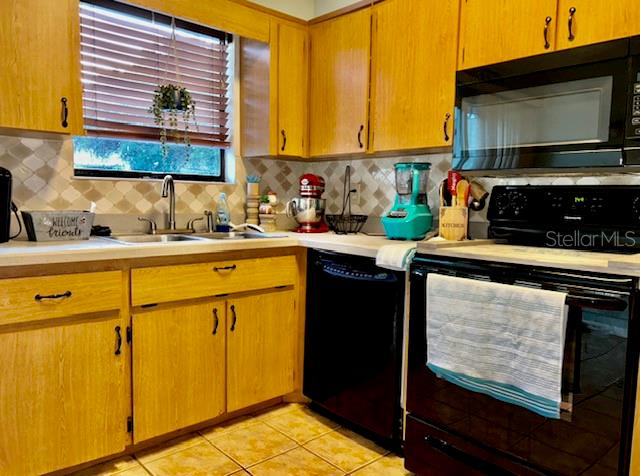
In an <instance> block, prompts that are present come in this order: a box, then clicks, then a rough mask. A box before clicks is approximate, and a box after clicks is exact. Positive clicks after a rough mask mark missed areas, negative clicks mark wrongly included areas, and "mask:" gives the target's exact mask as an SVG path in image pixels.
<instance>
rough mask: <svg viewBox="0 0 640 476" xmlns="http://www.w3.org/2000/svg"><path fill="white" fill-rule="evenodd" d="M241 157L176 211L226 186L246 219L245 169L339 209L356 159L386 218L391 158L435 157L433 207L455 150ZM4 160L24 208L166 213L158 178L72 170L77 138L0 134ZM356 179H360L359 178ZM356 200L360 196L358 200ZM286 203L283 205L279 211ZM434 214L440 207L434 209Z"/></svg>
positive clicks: (370, 210)
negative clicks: (231, 175)
mask: <svg viewBox="0 0 640 476" xmlns="http://www.w3.org/2000/svg"><path fill="white" fill-rule="evenodd" d="M232 160H234V161H235V183H228V184H218V185H212V184H198V183H177V184H176V211H177V212H178V213H179V214H183V215H192V216H193V215H195V214H199V213H202V211H203V210H205V209H211V208H213V207H214V202H215V198H216V197H217V196H218V194H219V193H220V192H226V193H227V195H228V197H229V205H230V208H231V214H232V219H233V221H234V222H236V223H241V222H243V221H244V217H245V210H244V206H245V199H246V186H245V182H246V176H247V175H248V174H249V175H260V176H261V177H262V182H261V187H260V188H261V191H262V192H263V193H264V192H266V191H267V190H269V189H270V190H273V191H275V192H276V193H277V194H278V196H279V198H280V202H281V204H284V202H286V201H287V200H289V199H291V198H293V197H295V196H297V195H298V178H299V177H300V176H301V175H302V174H304V173H314V174H318V175H321V176H322V177H324V179H325V181H326V184H327V187H326V190H325V194H324V197H325V198H326V199H327V213H340V211H341V209H342V201H343V182H344V176H345V168H346V166H347V165H350V166H351V169H352V173H351V182H352V185H353V186H354V187H357V188H358V189H359V198H358V199H357V200H355V201H354V203H353V204H352V211H353V213H364V214H366V215H370V216H371V217H381V216H383V215H384V213H385V211H387V210H388V209H389V208H390V207H391V205H392V203H393V200H394V198H395V178H394V169H393V165H394V164H395V163H396V162H415V161H424V162H431V164H432V167H431V175H430V179H429V203H430V205H431V207H432V209H433V210H434V211H435V210H436V209H437V208H438V206H439V203H438V202H439V199H438V184H439V183H440V182H441V181H442V180H443V179H444V178H445V177H446V173H447V170H448V169H449V167H450V163H451V154H430V155H417V156H407V157H392V158H375V159H373V158H371V159H358V160H332V161H322V162H303V161H299V162H293V161H284V160H273V159H239V158H236V159H232ZM0 167H4V168H6V169H9V170H10V171H11V173H12V175H13V178H14V180H13V198H14V200H15V201H16V203H17V204H18V206H19V207H20V208H23V209H26V210H51V209H59V210H65V209H67V210H69V209H87V208H88V207H89V205H90V202H92V201H93V202H95V203H96V204H97V213H99V214H104V215H114V214H126V215H151V216H154V215H155V216H158V215H161V214H164V213H166V210H167V207H168V203H167V200H166V199H162V198H161V196H160V192H161V183H160V182H159V181H153V180H152V181H149V180H145V181H131V180H94V179H75V178H74V177H73V144H72V141H71V139H70V138H66V139H54V140H52V139H32V138H24V137H13V136H0ZM558 175H559V174H556V175H554V176H550V175H546V176H522V175H518V176H512V177H499V178H496V177H475V178H473V180H476V181H478V182H479V183H480V184H482V185H483V186H484V187H485V188H486V189H487V191H489V192H490V191H491V188H492V187H493V186H494V185H511V184H513V185H515V184H532V185H536V184H537V185H542V184H555V185H563V184H564V185H571V184H578V185H579V184H585V185H586V184H593V185H597V184H637V185H640V174H635V173H625V174H619V173H618V174H608V175H575V174H572V175H563V176H558ZM356 184H358V185H356ZM356 202H357V203H356ZM283 208H284V206H283V205H280V208H279V210H278V211H279V212H282V211H283ZM434 214H435V213H434ZM470 220H471V221H472V222H486V208H485V210H483V211H482V212H479V213H472V214H471V216H470Z"/></svg>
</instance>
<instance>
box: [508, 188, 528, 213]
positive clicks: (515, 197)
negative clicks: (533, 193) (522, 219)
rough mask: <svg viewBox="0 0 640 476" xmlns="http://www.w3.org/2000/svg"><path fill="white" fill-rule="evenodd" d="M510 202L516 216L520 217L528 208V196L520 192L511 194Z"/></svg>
mask: <svg viewBox="0 0 640 476" xmlns="http://www.w3.org/2000/svg"><path fill="white" fill-rule="evenodd" d="M509 202H510V205H511V208H512V209H513V212H514V215H520V214H521V213H522V211H523V210H524V208H525V207H526V206H527V196H526V195H524V194H523V193H520V192H511V193H510V194H509Z"/></svg>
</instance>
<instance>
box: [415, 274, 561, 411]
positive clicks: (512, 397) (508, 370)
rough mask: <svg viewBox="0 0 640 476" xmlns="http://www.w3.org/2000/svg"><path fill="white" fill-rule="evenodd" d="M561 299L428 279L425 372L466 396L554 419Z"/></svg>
mask: <svg viewBox="0 0 640 476" xmlns="http://www.w3.org/2000/svg"><path fill="white" fill-rule="evenodd" d="M566 297H567V296H566V293H560V292H555V291H545V290H540V289H532V288H527V287H523V286H512V285H506V284H499V283H490V282H485V281H479V280H474V279H466V278H455V277H451V276H442V275H438V274H429V275H428V277H427V316H426V319H427V366H428V367H429V368H430V369H431V370H432V371H433V372H434V373H436V375H438V376H439V377H441V378H443V379H445V380H447V381H449V382H452V383H454V384H456V385H459V386H461V387H464V388H466V389H468V390H471V391H475V392H480V393H483V394H486V395H490V396H492V397H494V398H497V399H499V400H502V401H504V402H508V403H511V404H514V405H519V406H521V407H524V408H527V409H529V410H531V411H534V412H536V413H538V414H540V415H543V416H545V417H548V418H560V403H561V401H562V362H563V356H564V342H565V334H566V326H567V306H566V304H565V301H566Z"/></svg>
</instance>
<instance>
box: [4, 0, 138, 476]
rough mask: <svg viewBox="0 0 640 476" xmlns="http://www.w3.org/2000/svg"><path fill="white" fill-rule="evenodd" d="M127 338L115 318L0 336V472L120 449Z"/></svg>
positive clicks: (47, 467) (48, 467)
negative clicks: (118, 350)
mask: <svg viewBox="0 0 640 476" xmlns="http://www.w3.org/2000/svg"><path fill="white" fill-rule="evenodd" d="M44 3H46V2H43V5H44ZM116 329H119V332H120V336H121V337H122V344H121V350H120V353H118V354H116V349H117V342H118V332H117V331H116ZM124 335H125V324H124V320H123V319H121V318H120V317H119V316H118V315H117V314H113V315H112V316H111V317H109V316H105V317H103V318H102V319H97V318H96V319H95V320H91V321H77V320H76V321H75V322H74V323H72V324H70V323H66V324H64V325H58V326H52V327H45V328H42V327H40V328H34V329H29V330H20V331H16V332H8V333H6V332H5V333H0V346H1V348H2V349H3V358H2V372H1V373H0V395H1V396H2V398H0V426H1V427H2V432H0V448H1V450H0V474H6V475H18V474H42V473H48V472H50V471H54V470H58V469H62V468H66V467H69V466H74V465H77V464H80V463H84V462H86V461H91V460H94V459H97V458H102V457H104V456H107V455H111V454H115V453H119V452H121V451H123V450H124V448H125V446H126V445H127V444H129V434H128V433H127V425H126V423H127V416H128V415H129V410H130V408H131V401H130V400H129V394H128V390H127V389H128V381H129V377H128V376H127V374H126V371H125V369H126V368H127V367H126V365H127V364H126V360H127V358H128V355H129V353H128V351H127V350H126V343H125V342H124Z"/></svg>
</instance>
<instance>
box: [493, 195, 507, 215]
mask: <svg viewBox="0 0 640 476" xmlns="http://www.w3.org/2000/svg"><path fill="white" fill-rule="evenodd" d="M495 203H496V210H497V211H498V215H504V214H505V213H506V212H507V209H508V208H509V197H508V196H507V194H500V195H498V196H496V201H495Z"/></svg>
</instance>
